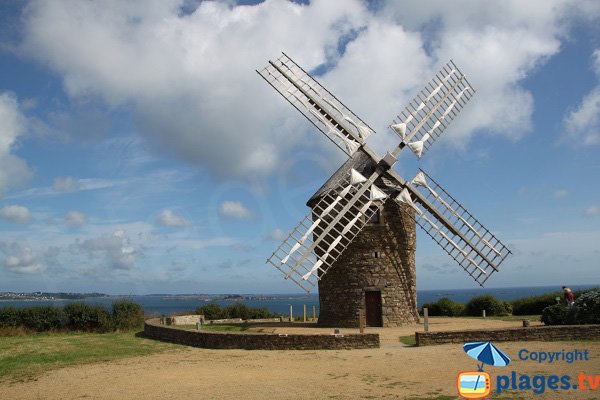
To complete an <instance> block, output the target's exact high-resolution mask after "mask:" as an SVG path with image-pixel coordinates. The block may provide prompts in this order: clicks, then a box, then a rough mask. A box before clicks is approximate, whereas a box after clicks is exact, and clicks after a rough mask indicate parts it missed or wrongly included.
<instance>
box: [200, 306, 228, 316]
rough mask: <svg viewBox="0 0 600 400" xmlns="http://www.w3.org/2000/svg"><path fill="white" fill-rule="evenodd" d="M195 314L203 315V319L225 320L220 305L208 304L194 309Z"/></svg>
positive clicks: (224, 314)
mask: <svg viewBox="0 0 600 400" xmlns="http://www.w3.org/2000/svg"><path fill="white" fill-rule="evenodd" d="M196 314H199V315H204V318H205V319H225V318H227V314H226V313H225V310H223V309H222V308H221V306H220V305H218V304H216V303H209V304H206V305H203V306H201V307H198V308H196Z"/></svg>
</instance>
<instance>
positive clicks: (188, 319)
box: [166, 315, 204, 325]
mask: <svg viewBox="0 0 600 400" xmlns="http://www.w3.org/2000/svg"><path fill="white" fill-rule="evenodd" d="M203 320H204V315H178V316H175V317H167V318H166V322H167V325H196V324H197V323H198V322H200V321H203Z"/></svg>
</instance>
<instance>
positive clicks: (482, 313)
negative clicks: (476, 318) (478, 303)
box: [481, 310, 485, 318]
mask: <svg viewBox="0 0 600 400" xmlns="http://www.w3.org/2000/svg"><path fill="white" fill-rule="evenodd" d="M481 316H482V317H483V318H485V310H481Z"/></svg>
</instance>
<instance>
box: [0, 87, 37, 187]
mask: <svg viewBox="0 0 600 400" xmlns="http://www.w3.org/2000/svg"><path fill="white" fill-rule="evenodd" d="M25 127H26V118H25V117H24V116H23V115H22V114H21V112H20V110H19V104H18V102H17V99H16V97H15V96H14V95H12V94H10V93H0V196H2V195H3V194H4V192H6V190H7V189H10V188H12V187H16V186H19V185H21V184H23V183H24V182H26V181H27V180H28V179H29V178H30V177H31V175H32V172H31V171H30V169H29V167H28V166H27V164H26V163H25V161H24V160H22V159H20V158H19V157H17V156H15V155H14V154H11V151H12V150H13V149H14V148H15V146H16V145H17V139H18V137H19V136H21V135H22V134H23V133H24V132H25Z"/></svg>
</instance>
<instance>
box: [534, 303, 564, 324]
mask: <svg viewBox="0 0 600 400" xmlns="http://www.w3.org/2000/svg"><path fill="white" fill-rule="evenodd" d="M568 317H569V308H568V307H567V306H566V305H564V304H554V305H553V306H548V307H546V308H544V310H543V311H542V316H541V318H540V319H541V321H542V322H543V323H544V324H546V325H565V324H567V320H568Z"/></svg>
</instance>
